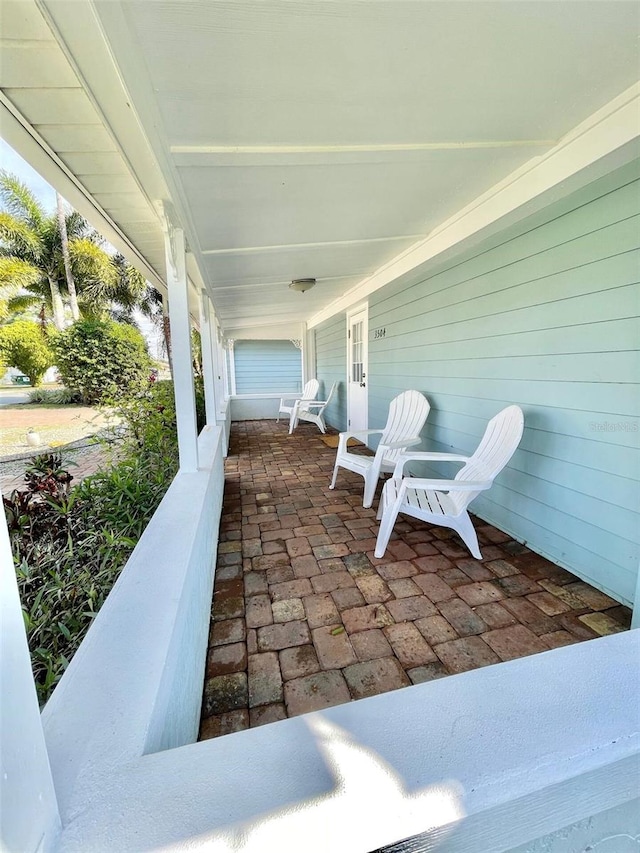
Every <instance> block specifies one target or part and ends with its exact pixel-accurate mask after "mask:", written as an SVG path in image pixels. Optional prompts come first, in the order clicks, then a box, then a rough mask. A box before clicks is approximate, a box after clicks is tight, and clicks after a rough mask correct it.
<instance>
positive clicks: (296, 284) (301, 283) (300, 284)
mask: <svg viewBox="0 0 640 853" xmlns="http://www.w3.org/2000/svg"><path fill="white" fill-rule="evenodd" d="M315 283H316V280H315V278H294V280H293V281H292V282H291V284H290V285H289V287H290V288H291V290H295V291H297V292H298V293H304V292H305V291H306V290H311V288H312V287H313V285H314V284H315Z"/></svg>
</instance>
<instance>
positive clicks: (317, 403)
mask: <svg viewBox="0 0 640 853" xmlns="http://www.w3.org/2000/svg"><path fill="white" fill-rule="evenodd" d="M300 402H302V403H304V405H305V408H307V409H309V408H311V406H326V405H327V401H326V400H301V401H300Z"/></svg>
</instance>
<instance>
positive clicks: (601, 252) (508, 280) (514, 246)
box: [371, 182, 640, 317]
mask: <svg viewBox="0 0 640 853" xmlns="http://www.w3.org/2000/svg"><path fill="white" fill-rule="evenodd" d="M639 187H640V182H635V183H634V184H633V185H632V186H630V187H628V188H625V189H628V193H629V195H628V198H629V200H633V199H634V196H635V201H634V203H635V205H636V209H635V210H634V211H633V215H625V216H622V217H620V218H619V219H617V218H616V219H614V220H613V221H611V222H603V223H600V225H599V227H597V228H593V229H587V230H586V231H581V230H580V229H579V228H573V229H572V230H571V232H570V233H565V234H559V233H558V228H559V227H560V226H561V225H562V224H563V223H565V224H566V222H567V221H568V219H567V218H566V217H564V218H560V219H557V220H554V221H551V222H549V223H547V224H546V225H544V226H541V227H540V228H538V229H536V230H534V231H532V232H530V233H529V234H528V235H524V236H523V237H520V238H518V239H517V240H513V241H511V242H509V243H505V244H503V245H502V246H500V247H498V249H499V252H497V251H496V250H492V251H491V252H484V253H482V252H481V253H480V254H477V255H474V256H472V258H471V260H472V261H473V263H472V264H469V262H468V261H465V260H462V261H458V262H457V263H455V264H452V265H449V266H446V267H445V268H444V269H442V270H440V271H439V272H436V273H435V274H433V275H431V276H430V277H429V294H430V298H431V299H434V307H437V300H438V298H440V299H442V300H443V304H447V303H448V301H449V299H450V300H451V301H452V302H457V301H465V299H468V298H471V297H472V295H473V291H474V290H475V291H479V292H482V290H483V286H482V285H483V282H484V280H485V279H487V278H490V279H491V281H492V282H494V283H495V286H496V288H497V289H501V288H502V287H504V288H510V287H513V286H516V285H518V284H521V283H523V282H526V281H528V280H536V279H539V278H543V277H544V276H546V275H548V274H549V273H557V272H561V271H563V270H564V269H572V268H574V267H576V266H583V265H585V264H590V263H594V262H597V261H598V260H600V259H606V258H608V257H610V256H611V255H614V254H621V253H623V252H625V251H633V250H634V249H636V248H637V235H638V211H637V203H638V202H637V198H638V194H639V193H640V189H639ZM611 202H612V204H615V197H614V196H613V195H612V196H611ZM590 209H591V210H593V207H592V206H590ZM533 241H535V242H533ZM423 286H424V282H419V283H417V284H415V285H412V286H410V287H406V286H405V287H403V286H402V285H395V286H394V285H391V286H390V288H389V289H388V290H387V291H386V293H384V295H383V296H382V298H381V299H380V300H379V301H376V305H375V306H372V315H371V316H372V317H375V316H376V314H377V312H380V311H384V313H385V314H388V315H390V316H391V315H392V312H393V310H394V309H395V308H396V307H399V306H401V305H403V304H406V302H410V301H412V300H413V299H415V298H418V299H422V298H423ZM470 287H471V289H470Z"/></svg>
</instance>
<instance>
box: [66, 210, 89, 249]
mask: <svg viewBox="0 0 640 853" xmlns="http://www.w3.org/2000/svg"><path fill="white" fill-rule="evenodd" d="M65 222H66V224H67V236H68V238H69V240H79V239H80V238H81V237H88V235H89V233H90V232H91V230H92V229H91V226H90V225H89V223H88V222H87V220H86V219H85V218H84V216H82V214H81V213H78V211H77V210H72V211H71V213H69V214H68V215H67V216H65ZM92 242H93V241H92Z"/></svg>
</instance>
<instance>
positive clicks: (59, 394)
mask: <svg viewBox="0 0 640 853" xmlns="http://www.w3.org/2000/svg"><path fill="white" fill-rule="evenodd" d="M29 402H30V403H41V404H44V405H47V406H69V405H72V404H74V403H81V402H82V394H81V393H80V392H79V391H72V390H71V388H34V389H33V391H30V392H29Z"/></svg>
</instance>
